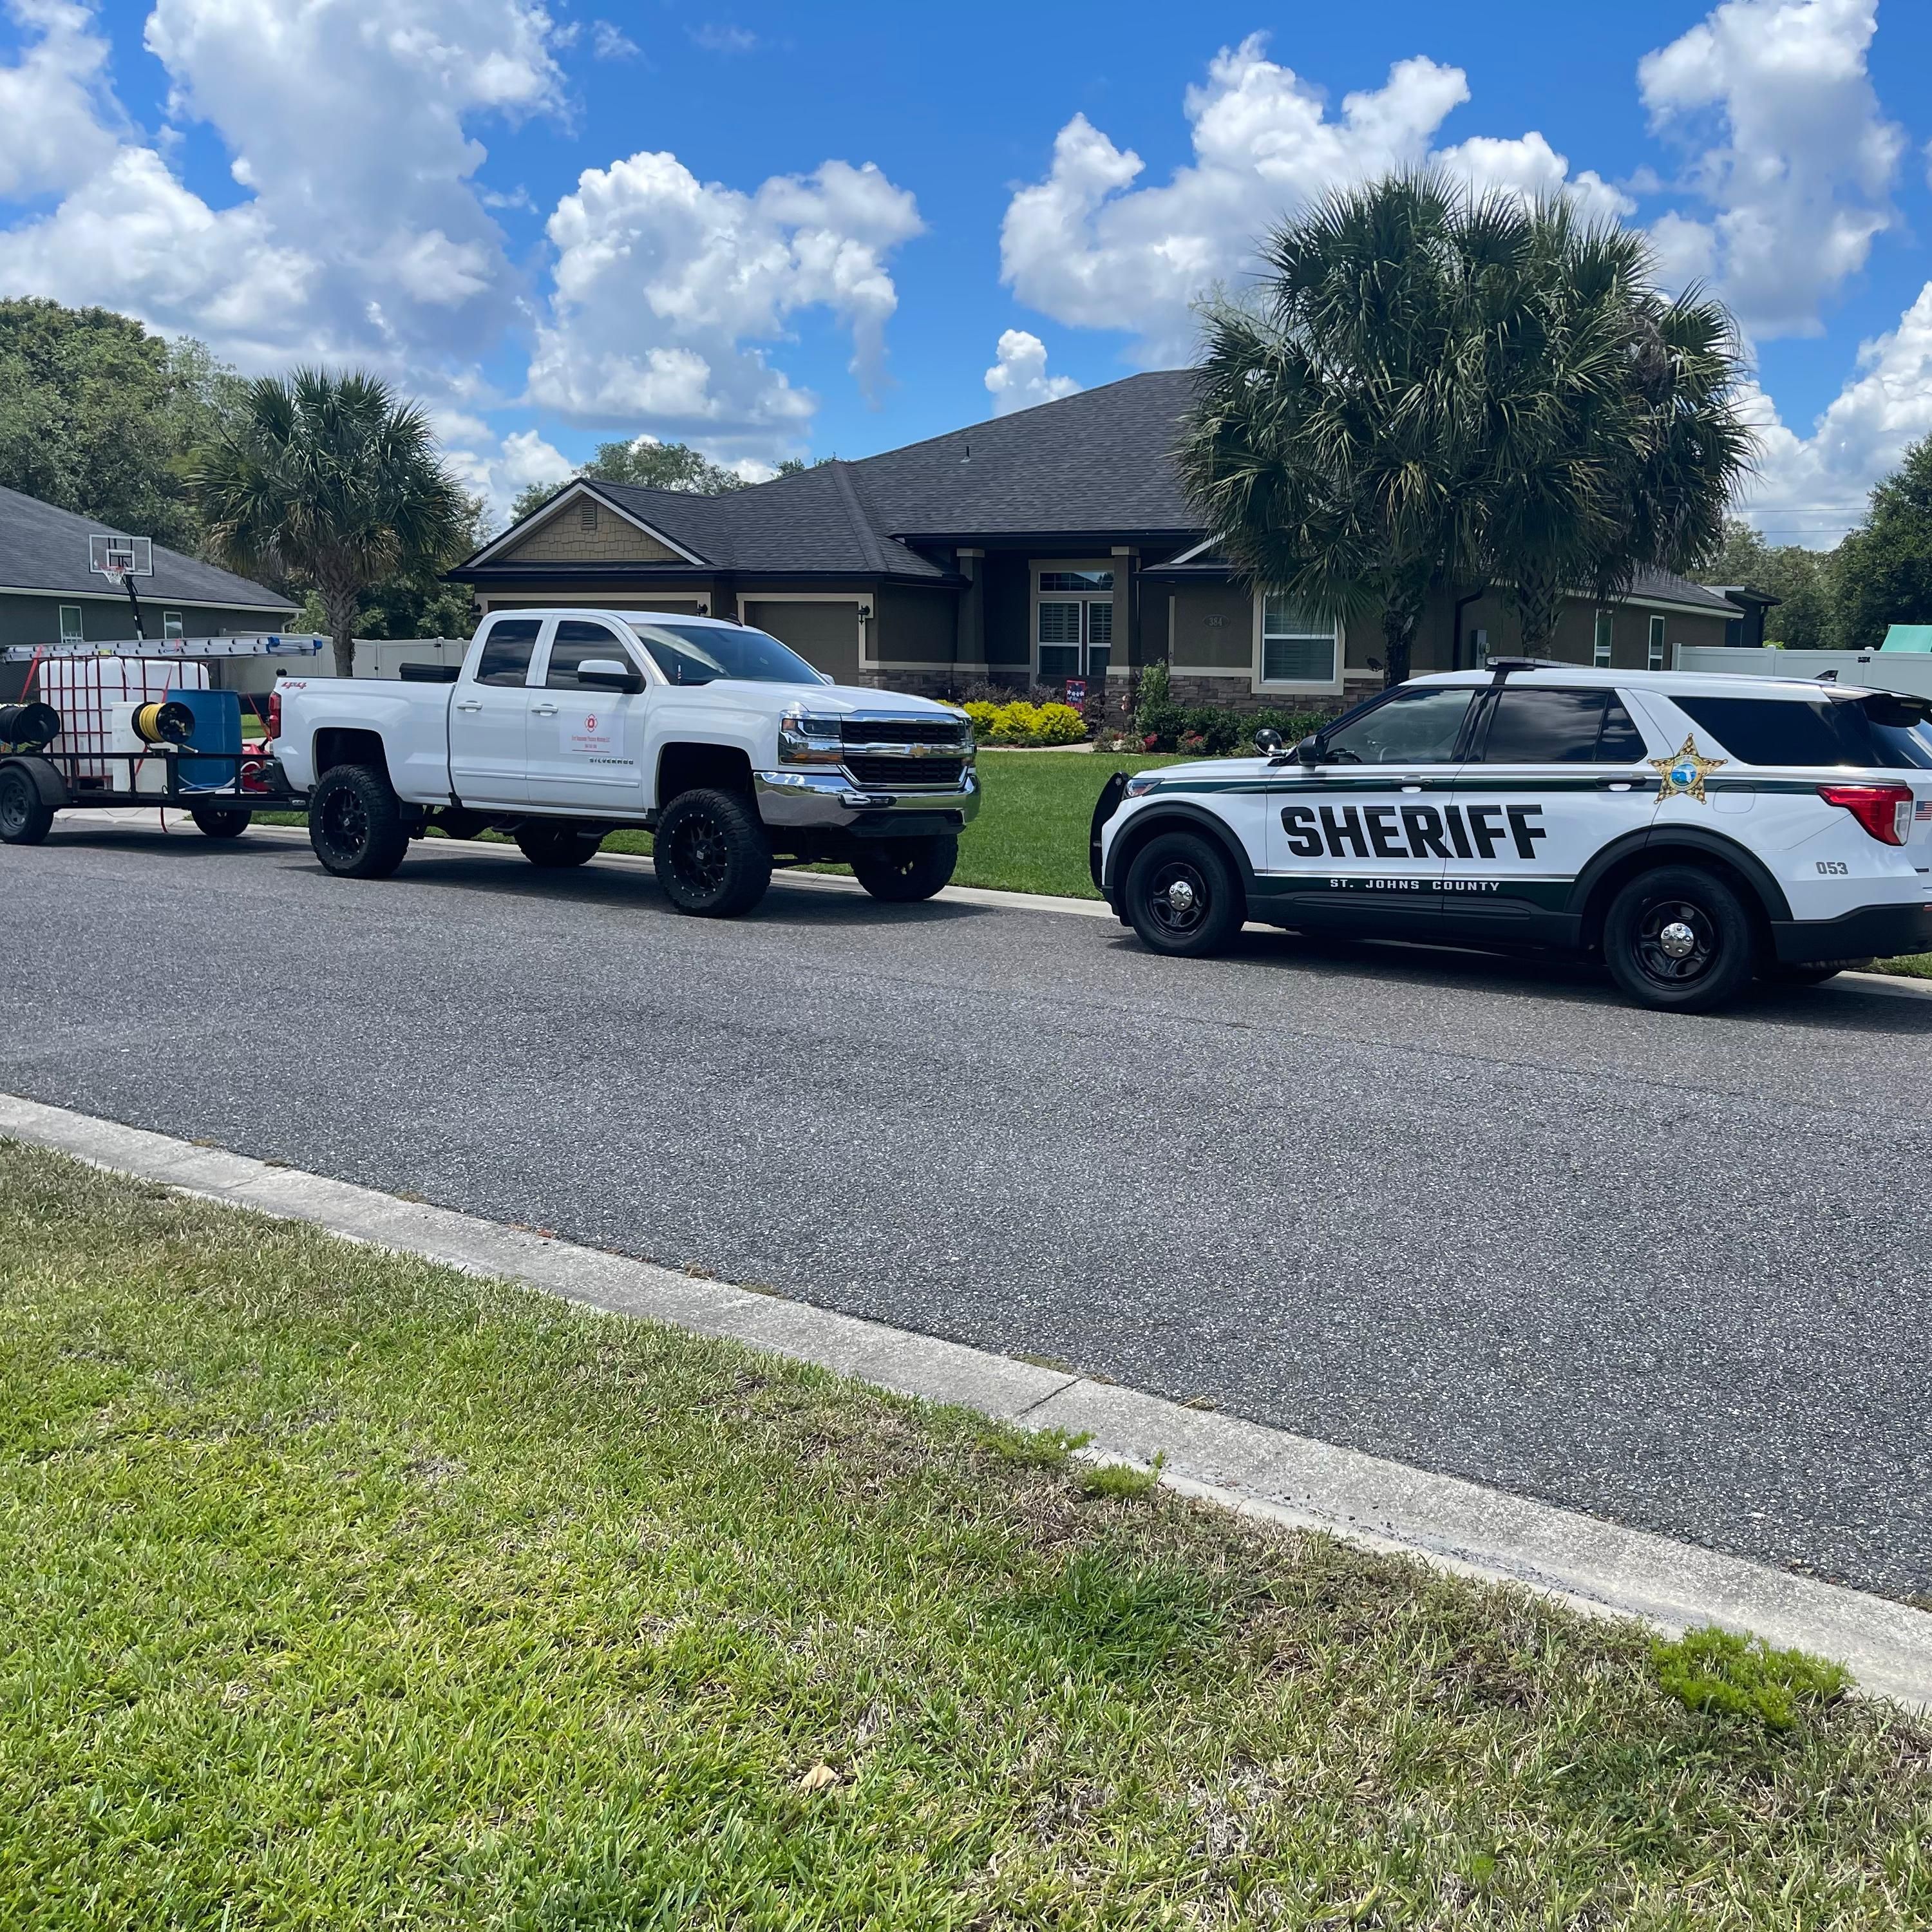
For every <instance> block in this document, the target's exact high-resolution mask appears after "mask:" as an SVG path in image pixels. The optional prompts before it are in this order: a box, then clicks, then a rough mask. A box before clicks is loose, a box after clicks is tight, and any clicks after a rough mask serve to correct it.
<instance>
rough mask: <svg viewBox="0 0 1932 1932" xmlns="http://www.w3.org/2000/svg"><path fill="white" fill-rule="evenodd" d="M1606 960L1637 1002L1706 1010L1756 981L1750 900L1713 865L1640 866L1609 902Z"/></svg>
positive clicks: (1681, 1010)
mask: <svg viewBox="0 0 1932 1932" xmlns="http://www.w3.org/2000/svg"><path fill="white" fill-rule="evenodd" d="M1604 964H1605V965H1607V967H1609V968H1610V977H1611V978H1612V979H1613V980H1616V983H1617V986H1618V987H1619V989H1620V990H1621V991H1622V993H1623V994H1624V995H1625V998H1627V999H1629V1000H1631V1001H1634V1002H1635V1004H1637V1005H1638V1006H1640V1007H1652V1008H1654V1009H1655V1010H1657V1011H1658V1012H1661V1013H1711V1012H1713V1011H1715V1010H1716V1009H1717V1008H1718V1007H1722V1006H1726V1005H1728V1004H1730V1002H1731V1001H1733V1000H1735V999H1736V998H1737V997H1738V995H1739V994H1741V993H1742V992H1743V991H1744V990H1745V988H1746V987H1747V986H1749V985H1750V984H1751V980H1752V978H1753V977H1754V975H1755V974H1756V973H1757V970H1758V944H1757V933H1756V932H1754V930H1753V928H1752V925H1751V914H1750V913H1749V912H1748V911H1747V910H1746V909H1745V904H1744V901H1742V899H1740V898H1739V896H1738V895H1737V893H1736V891H1735V890H1734V889H1733V888H1732V887H1731V886H1729V885H1727V884H1726V883H1725V882H1724V880H1722V879H1721V878H1719V877H1718V876H1717V874H1715V872H1707V871H1705V870H1704V869H1703V867H1701V866H1699V865H1660V866H1658V868H1656V870H1655V871H1649V872H1640V873H1639V874H1637V877H1635V878H1634V879H1632V880H1631V881H1630V883H1628V885H1626V886H1625V887H1624V888H1623V889H1622V891H1621V892H1619V893H1618V894H1617V895H1616V898H1614V899H1613V900H1612V901H1610V911H1609V912H1608V913H1607V915H1606V916H1605V917H1604Z"/></svg>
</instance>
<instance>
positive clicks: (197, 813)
mask: <svg viewBox="0 0 1932 1932" xmlns="http://www.w3.org/2000/svg"><path fill="white" fill-rule="evenodd" d="M187 815H188V816H189V817H190V818H191V819H193V820H194V829H196V831H197V832H199V833H200V834H201V835H202V837H203V838H240V837H241V835H242V833H243V832H246V831H247V830H248V827H249V825H250V824H251V822H252V821H253V820H254V816H255V814H254V813H253V812H252V811H249V810H248V809H247V808H246V807H245V806H241V805H190V806H189V807H188V808H187Z"/></svg>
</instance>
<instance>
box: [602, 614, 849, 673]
mask: <svg viewBox="0 0 1932 1932" xmlns="http://www.w3.org/2000/svg"><path fill="white" fill-rule="evenodd" d="M631 629H632V630H633V631H635V632H636V633H637V641H638V643H640V644H642V645H643V647H644V649H646V650H647V651H649V652H650V654H651V661H652V663H653V664H655V665H656V666H657V667H658V670H661V671H662V672H663V673H664V676H665V677H666V678H667V679H669V680H670V682H671V683H673V684H711V683H714V682H716V681H717V679H719V678H726V677H728V678H741V679H744V680H745V682H748V683H751V684H829V682H831V679H829V678H826V677H822V676H820V675H819V673H817V671H815V670H813V669H812V667H811V665H809V664H807V663H806V662H805V660H804V658H802V657H800V656H799V654H798V653H797V652H796V651H794V650H792V649H789V648H788V647H787V646H785V645H784V644H781V643H779V642H778V639H777V638H775V637H772V635H771V634H769V632H767V631H754V630H751V629H750V628H748V627H747V626H746V625H742V624H633V625H631Z"/></svg>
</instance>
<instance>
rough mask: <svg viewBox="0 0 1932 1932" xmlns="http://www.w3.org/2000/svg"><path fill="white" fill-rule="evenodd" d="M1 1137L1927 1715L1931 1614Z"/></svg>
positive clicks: (1148, 1401)
mask: <svg viewBox="0 0 1932 1932" xmlns="http://www.w3.org/2000/svg"><path fill="white" fill-rule="evenodd" d="M0 1135H9V1136H13V1137H14V1138H16V1139H20V1140H23V1141H27V1142H32V1143H33V1144H34V1145H37V1146H40V1147H45V1148H52V1149H55V1150H56V1151H58V1152H61V1153H63V1154H71V1155H74V1156H77V1157H79V1158H80V1159H81V1160H86V1161H88V1162H89V1163H92V1164H93V1165H94V1166H97V1167H101V1168H104V1169H108V1170H110V1172H115V1173H119V1174H127V1175H136V1176H139V1178H142V1179H145V1180H149V1181H157V1182H159V1183H160V1184H163V1185H164V1186H166V1187H172V1188H175V1189H178V1190H180V1191H181V1192H182V1193H189V1194H194V1195H199V1196H205V1197H206V1198H207V1199H211V1200H214V1201H220V1202H226V1203H227V1204H228V1205H231V1206H235V1207H242V1208H254V1209H256V1210H257V1211H260V1212H261V1213H263V1214H271V1215H275V1216H277V1217H280V1218H281V1219H284V1220H298V1221H307V1222H310V1223H313V1224H314V1225H315V1226H317V1227H320V1228H323V1229H327V1230H329V1232H332V1233H334V1234H337V1235H344V1236H346V1237H347V1238H349V1239H351V1240H353V1241H368V1242H371V1243H372V1244H375V1245H376V1246H378V1247H386V1248H392V1249H395V1250H398V1251H399V1252H401V1253H407V1254H413V1255H419V1256H424V1257H425V1258H427V1259H431V1260H434V1261H439V1262H446V1263H449V1265H452V1266H454V1267H456V1268H462V1269H464V1270H466V1271H469V1272H470V1273H472V1274H484V1275H490V1276H494V1277H502V1278H505V1279H507V1280H511V1281H515V1282H520V1283H524V1284H526V1285H527V1286H530V1287H533V1288H538V1289H543V1290H544V1291H545V1292H547V1293H550V1294H553V1295H559V1296H561V1297H562V1298H565V1299H567V1300H569V1301H574V1302H577V1303H579V1304H582V1305H583V1306H584V1307H589V1308H595V1309H599V1310H606V1311H609V1312H611V1313H619V1314H624V1315H631V1316H643V1317H645V1318H647V1319H650V1320H652V1321H658V1322H668V1323H670V1324H672V1325H673V1326H675V1327H677V1328H683V1329H686V1330H688V1331H691V1333H693V1334H703V1335H715V1336H721V1337H729V1338H730V1339H732V1340H736V1341H739V1342H743V1343H748V1344H750V1345H751V1346H753V1347H754V1348H759V1349H769V1350H771V1351H772V1352H775V1353H776V1354H778V1355H787V1356H790V1357H792V1358H794V1359H796V1360H798V1361H807V1362H813V1363H816V1364H818V1365H820V1367H825V1368H828V1369H832V1370H836V1371H838V1373H841V1374H844V1375H849V1376H855V1377H856V1378H858V1379H859V1380H861V1381H863V1382H870V1383H872V1384H874V1385H876V1386H877V1387H879V1388H886V1389H890V1390H893V1391H897V1392H898V1393H900V1394H905V1395H912V1396H919V1397H924V1398H926V1399H927V1400H930V1401H934V1402H941V1403H953V1404H957V1405H959V1406H963V1407H965V1408H968V1409H977V1410H978V1411H979V1412H980V1413H981V1414H983V1415H989V1416H994V1417H997V1418H1000V1419H1001V1420H1002V1421H1012V1422H1021V1423H1024V1424H1025V1426H1026V1427H1028V1428H1030V1429H1052V1428H1058V1429H1063V1430H1068V1431H1070V1432H1071V1433H1081V1432H1083V1431H1085V1432H1091V1436H1092V1439H1093V1440H1092V1445H1091V1453H1092V1454H1097V1455H1099V1456H1100V1457H1103V1458H1105V1459H1107V1460H1120V1461H1128V1462H1133V1463H1138V1464H1139V1465H1142V1466H1146V1465H1148V1464H1149V1463H1151V1462H1152V1461H1153V1460H1154V1457H1156V1456H1157V1455H1160V1456H1163V1457H1165V1459H1166V1460H1165V1462H1164V1463H1163V1469H1162V1480H1163V1481H1164V1482H1166V1484H1169V1486H1170V1487H1172V1488H1173V1489H1175V1490H1177V1491H1178V1492H1180V1493H1182V1494H1184V1495H1187V1496H1196V1497H1200V1498H1203V1499H1208V1500H1210V1501H1212V1502H1217V1503H1220V1504H1221V1505H1225V1506H1226V1507H1227V1508H1231V1509H1233V1510H1235V1511H1238V1513H1240V1514H1243V1515H1244V1516H1248V1517H1253V1518H1256V1519H1257V1520H1261V1521H1264V1522H1268V1523H1280V1524H1284V1525H1292V1526H1298V1527H1304V1528H1314V1529H1325V1530H1329V1531H1332V1532H1334V1533H1335V1534H1337V1535H1341V1536H1344V1537H1346V1538H1349V1540H1350V1541H1354V1542H1356V1543H1359V1544H1366V1545H1367V1546H1369V1547H1372V1548H1375V1549H1378V1550H1393V1551H1400V1552H1403V1553H1406V1554H1409V1555H1412V1556H1419V1557H1421V1558H1422V1559H1424V1560H1425V1561H1427V1562H1430V1563H1432V1564H1433V1565H1436V1567H1438V1568H1442V1569H1445V1570H1448V1571H1454V1572H1456V1573H1457V1574H1460V1575H1463V1576H1467V1577H1477V1578H1481V1579H1484V1580H1489V1581H1492V1582H1502V1583H1516V1584H1520V1585H1524V1586H1527V1587H1529V1588H1530V1589H1534V1590H1537V1591H1539V1592H1543V1593H1544V1594H1546V1595H1551V1596H1553V1597H1556V1598H1561V1599H1562V1600H1563V1601H1565V1602H1568V1603H1569V1604H1572V1605H1574V1606H1576V1607H1578V1608H1580V1609H1582V1610H1586V1611H1589V1612H1591V1613H1595V1614H1598V1615H1604V1616H1630V1617H1635V1618H1639V1619H1642V1620H1643V1621H1644V1622H1647V1623H1649V1624H1652V1625H1655V1626H1657V1627H1658V1628H1661V1629H1664V1630H1666V1631H1673V1632H1675V1631H1681V1630H1683V1629H1685V1628H1688V1627H1689V1626H1691V1625H1696V1624H1703V1623H1716V1624H1721V1625H1725V1626H1727V1627H1728V1628H1732V1629H1735V1630H1742V1631H1753V1632H1755V1633H1757V1634H1759V1635H1760V1636H1762V1637H1765V1638H1766V1639H1768V1640H1770V1641H1771V1642H1772V1643H1777V1644H1780V1645H1796V1646H1799V1647H1801V1648H1802V1649H1805V1650H1808V1651H1811V1652H1816V1653H1818V1654H1820V1655H1823V1656H1826V1657H1830V1658H1835V1659H1837V1660H1838V1661H1840V1662H1841V1663H1843V1664H1846V1665H1848V1666H1849V1667H1850V1669H1851V1670H1852V1672H1853V1673H1855V1676H1857V1678H1858V1682H1859V1684H1860V1685H1861V1688H1863V1689H1864V1691H1867V1692H1869V1693H1871V1694H1876V1695H1879V1696H1883V1697H1892V1698H1896V1699H1897V1700H1900V1702H1902V1703H1908V1704H1912V1705H1915V1706H1920V1707H1921V1708H1932V1615H1927V1613H1924V1612H1923V1611H1919V1610H1912V1609H1909V1608H1908V1607H1906V1606H1905V1605H1904V1604H1897V1603H1893V1602H1891V1601H1889V1600H1888V1599H1886V1598H1880V1597H1873V1596H1868V1595H1864V1593H1862V1592H1858V1591H1855V1590H1847V1589H1840V1588H1839V1587H1838V1586H1835V1585H1833V1584H1829V1583H1820V1582H1819V1581H1817V1580H1816V1579H1814V1578H1811V1577H1794V1576H1790V1575H1787V1574H1786V1573H1784V1571H1778V1570H1772V1569H1769V1568H1766V1566H1764V1565H1761V1564H1757V1563H1752V1562H1746V1561H1745V1559H1742V1558H1740V1557H1736V1556H1725V1555H1723V1554H1721V1553H1718V1552H1717V1551H1715V1550H1705V1549H1703V1548H1700V1547H1697V1546H1696V1545H1694V1544H1683V1543H1678V1542H1675V1541H1672V1540H1671V1539H1670V1538H1667V1537H1664V1536H1659V1535H1654V1534H1652V1533H1651V1532H1648V1531H1644V1530H1635V1529H1623V1528H1621V1527H1619V1526H1617V1525H1616V1524H1614V1523H1603V1522H1599V1521H1598V1520H1596V1519H1595V1518H1594V1517H1586V1516H1583V1515H1580V1514H1577V1512H1575V1511H1571V1510H1565V1509H1561V1508H1557V1507H1556V1506H1555V1505H1551V1504H1548V1503H1542V1502H1535V1501H1533V1500H1532V1499H1529V1498H1527V1497H1524V1496H1514V1495H1511V1494H1510V1493H1508V1492H1505V1491H1503V1490H1494V1489H1489V1488H1485V1487H1483V1486H1482V1485H1481V1484H1476V1483H1471V1482H1465V1481H1462V1480H1461V1479H1460V1478H1455V1477H1451V1476H1438V1475H1430V1474H1429V1473H1428V1472H1427V1471H1424V1470H1421V1469H1411V1468H1409V1467H1407V1466H1406V1465H1404V1464H1402V1463H1393V1462H1389V1461H1387V1460H1384V1459H1382V1457H1375V1456H1370V1455H1365V1454H1363V1453H1362V1452H1361V1451H1358V1450H1353V1449H1344V1448H1337V1447H1336V1446H1335V1445H1333V1444H1331V1443H1326V1442H1316V1441H1314V1440H1313V1439H1310V1438H1308V1437H1306V1436H1295V1435H1292V1434H1290V1433H1288V1432H1287V1431H1286V1430H1279V1429H1271V1428H1269V1427H1267V1426H1266V1425H1265V1424H1261V1423H1255V1422H1247V1421H1241V1420H1240V1419H1239V1418H1235V1417H1232V1416H1223V1415H1217V1414H1214V1413H1213V1412H1204V1411H1202V1410H1198V1409H1189V1408H1187V1407H1186V1406H1184V1405H1183V1404H1181V1403H1174V1402H1169V1401H1167V1400H1165V1399H1163V1398H1162V1397H1158V1396H1154V1395H1148V1394H1144V1393H1142V1391H1139V1390H1136V1389H1130V1388H1118V1387H1115V1386H1113V1385H1110V1384H1105V1383H1100V1382H1092V1381H1090V1380H1088V1379H1086V1378H1085V1377H1084V1376H1077V1375H1074V1374H1072V1373H1068V1372H1066V1371H1064V1370H1055V1369H1048V1368H1043V1367H1036V1366H1034V1365H1033V1364H1029V1363H1025V1362H1019V1361H1013V1360H1012V1359H1011V1358H1008V1357H1006V1356H1003V1355H991V1354H988V1353H987V1352H985V1351H983V1350H981V1349H972V1348H968V1347H966V1346H964V1345H962V1344H961V1343H956V1342H947V1341H942V1340H938V1338H936V1337H932V1336H929V1335H920V1334H913V1333H912V1332H910V1331H907V1330H904V1329H900V1328H891V1327H889V1326H888V1325H886V1324H885V1323H883V1322H868V1321H865V1320H862V1319H860V1318H859V1317H857V1316H850V1315H841V1314H839V1313H835V1311H833V1310H829V1309H822V1308H817V1307H812V1306H811V1305H810V1304H807V1303H803V1302H797V1301H787V1300H784V1299H783V1298H779V1297H777V1296H775V1295H764V1294H760V1293H757V1292H754V1291H751V1290H749V1289H742V1288H735V1287H733V1286H730V1285H728V1284H727V1283H722V1282H713V1281H706V1280H694V1279H693V1278H691V1277H688V1276H686V1275H682V1274H676V1273H674V1272H673V1271H670V1270H669V1269H667V1268H658V1267H655V1266H654V1265H652V1264H651V1263H649V1262H638V1261H632V1260H630V1259H627V1258H626V1257H624V1256H619V1255H613V1254H607V1253H604V1252H603V1251H602V1250H598V1249H593V1248H582V1247H574V1246H573V1245H571V1244H570V1243H568V1242H565V1241H557V1240H555V1239H553V1238H548V1237H545V1236H543V1235H537V1234H534V1233H530V1232H525V1231H523V1230H520V1229H514V1228H507V1227H504V1226H501V1225H499V1223H495V1222H491V1221H484V1220H478V1219H476V1218H475V1217H472V1216H470V1215H467V1214H458V1213H455V1211H452V1210H451V1209H449V1208H434V1207H430V1206H428V1205H418V1204H415V1203H412V1202H405V1201H399V1200H398V1199H395V1197H394V1196H390V1195H387V1194H382V1193H377V1192H376V1191H374V1190H372V1189H369V1188H365V1187H353V1186H351V1185H350V1184H348V1183H347V1182H345V1181H332V1180H329V1179H328V1178H326V1177H325V1176H323V1175H314V1174H307V1173H304V1172H301V1171H300V1170H299V1169H290V1168H281V1167H271V1166H268V1165H267V1164H266V1163H263V1162H261V1161H257V1160H250V1159H248V1158H247V1157H245V1156H242V1155H239V1154H229V1153H226V1152H224V1151H221V1150H220V1149H217V1148H197V1147H195V1146H193V1145H190V1144H189V1143H188V1142H185V1141H180V1140H175V1139H172V1138H170V1137H169V1136H166V1135H163V1134H156V1133H148V1132H146V1131H145V1130H142V1129H140V1128H136V1127H123V1126H121V1125H120V1124H118V1123H116V1122H114V1121H101V1120H96V1119H94V1118H92V1117H90V1116H89V1115H84V1114H77V1113H73V1112H69V1111H68V1109H65V1108H61V1107H50V1106H44V1105H43V1104H42V1103H40V1102H37V1101H34V1100H21V1099H18V1098H17V1097H13V1096H12V1095H8V1094H0Z"/></svg>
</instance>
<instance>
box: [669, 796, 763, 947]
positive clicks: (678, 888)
mask: <svg viewBox="0 0 1932 1932" xmlns="http://www.w3.org/2000/svg"><path fill="white" fill-rule="evenodd" d="M652 852H653V853H654V854H655V858H656V861H657V874H658V883H660V884H661V885H662V886H663V887H664V896H665V897H666V898H668V899H669V900H670V902H671V904H673V906H675V907H676V908H677V910H679V912H684V913H692V914H694V915H695V916H697V917H698V918H700V919H736V917H737V916H739V913H747V912H749V911H750V910H751V908H752V907H754V905H756V904H757V902H758V901H759V900H760V899H761V898H763V897H764V895H765V890H766V887H767V886H769V885H770V883H771V882H772V847H771V841H770V840H769V838H766V835H765V828H764V826H763V825H762V824H761V823H760V822H759V820H758V815H757V813H756V812H755V811H753V810H752V808H751V802H750V801H749V800H748V799H742V798H740V797H739V796H737V795H736V793H733V792H728V791H712V790H698V791H682V792H679V793H678V795H677V796H676V797H675V798H674V799H672V800H671V802H670V804H669V805H666V806H665V807H664V814H663V816H662V817H661V818H659V819H658V829H657V835H656V837H655V838H654V839H653V841H652Z"/></svg>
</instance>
